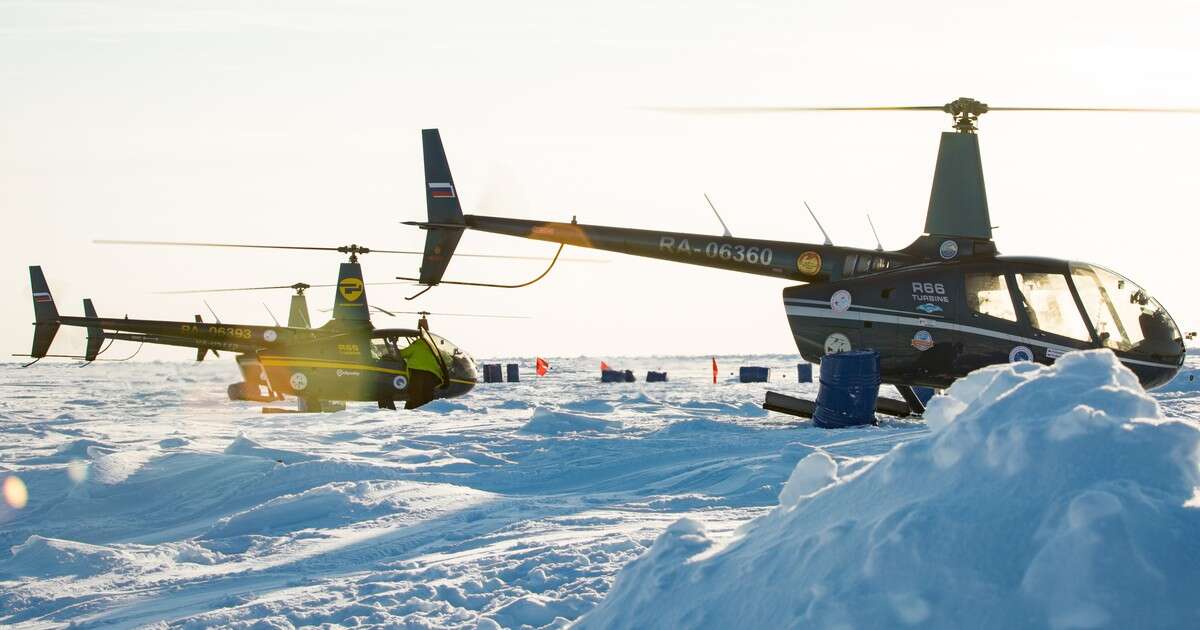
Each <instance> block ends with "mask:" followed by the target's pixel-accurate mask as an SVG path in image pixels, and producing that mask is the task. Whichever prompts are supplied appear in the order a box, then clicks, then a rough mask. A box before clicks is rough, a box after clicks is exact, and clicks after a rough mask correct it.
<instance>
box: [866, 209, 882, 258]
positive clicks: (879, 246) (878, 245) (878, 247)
mask: <svg viewBox="0 0 1200 630" xmlns="http://www.w3.org/2000/svg"><path fill="white" fill-rule="evenodd" d="M867 224H868V225H870V226H871V233H872V234H874V235H875V251H877V252H881V251H883V243H882V242H880V241H879V232H876V231H875V222H874V221H872V220H871V213H870V212H868V213H867Z"/></svg>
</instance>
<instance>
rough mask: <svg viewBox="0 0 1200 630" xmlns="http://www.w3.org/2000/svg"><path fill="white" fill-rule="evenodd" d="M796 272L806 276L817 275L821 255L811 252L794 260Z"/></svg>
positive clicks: (819, 269) (819, 270)
mask: <svg viewBox="0 0 1200 630" xmlns="http://www.w3.org/2000/svg"><path fill="white" fill-rule="evenodd" d="M796 271H799V272H800V273H802V274H804V275H806V276H815V275H817V274H818V273H820V272H821V255H820V254H818V253H817V252H813V251H808V252H804V253H803V254H800V257H799V258H797V259H796Z"/></svg>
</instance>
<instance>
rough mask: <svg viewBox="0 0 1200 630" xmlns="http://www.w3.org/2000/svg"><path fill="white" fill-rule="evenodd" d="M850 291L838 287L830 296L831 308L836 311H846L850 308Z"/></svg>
mask: <svg viewBox="0 0 1200 630" xmlns="http://www.w3.org/2000/svg"><path fill="white" fill-rule="evenodd" d="M850 302H851V299H850V292H849V291H847V290H845V289H838V290H837V291H836V292H835V293H834V294H833V295H831V296H830V297H829V308H830V309H831V310H832V311H833V312H835V313H845V312H846V311H848V310H850Z"/></svg>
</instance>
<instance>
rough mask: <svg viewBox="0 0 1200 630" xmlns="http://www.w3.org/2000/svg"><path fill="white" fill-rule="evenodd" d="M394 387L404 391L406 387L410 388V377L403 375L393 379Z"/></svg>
mask: <svg viewBox="0 0 1200 630" xmlns="http://www.w3.org/2000/svg"><path fill="white" fill-rule="evenodd" d="M392 385H393V386H395V388H396V389H404V388H405V387H408V377H407V376H404V375H403V374H401V375H399V376H397V377H396V378H394V379H392Z"/></svg>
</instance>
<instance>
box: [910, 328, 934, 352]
mask: <svg viewBox="0 0 1200 630" xmlns="http://www.w3.org/2000/svg"><path fill="white" fill-rule="evenodd" d="M912 347H914V348H916V349H917V350H920V351H921V352H925V351H926V350H928V349H930V348H932V347H933V335H931V334H929V331H928V330H918V331H917V334H915V335H913V338H912Z"/></svg>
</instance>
